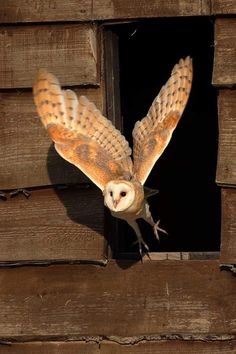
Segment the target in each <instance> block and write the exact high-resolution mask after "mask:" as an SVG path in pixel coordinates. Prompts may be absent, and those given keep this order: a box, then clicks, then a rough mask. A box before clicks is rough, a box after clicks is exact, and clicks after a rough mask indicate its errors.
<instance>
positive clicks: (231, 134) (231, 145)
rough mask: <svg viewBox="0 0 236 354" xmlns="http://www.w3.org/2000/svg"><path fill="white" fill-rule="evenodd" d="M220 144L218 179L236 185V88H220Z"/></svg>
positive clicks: (220, 182) (222, 182) (224, 183)
mask: <svg viewBox="0 0 236 354" xmlns="http://www.w3.org/2000/svg"><path fill="white" fill-rule="evenodd" d="M218 112H219V146H218V161H217V174H216V181H217V183H218V184H223V185H236V159H235V156H236V134H235V132H236V90H227V89H225V90H220V91H219V97H218Z"/></svg>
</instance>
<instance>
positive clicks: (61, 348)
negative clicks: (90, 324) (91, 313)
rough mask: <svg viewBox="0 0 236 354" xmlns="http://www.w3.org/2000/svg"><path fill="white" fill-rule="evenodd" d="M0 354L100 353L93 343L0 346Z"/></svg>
mask: <svg viewBox="0 0 236 354" xmlns="http://www.w3.org/2000/svg"><path fill="white" fill-rule="evenodd" d="M0 354H101V351H100V349H99V345H98V344H95V343H86V342H73V343H63V342H49V343H42V342H36V343H17V344H11V345H0Z"/></svg>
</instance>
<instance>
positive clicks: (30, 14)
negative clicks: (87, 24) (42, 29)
mask: <svg viewBox="0 0 236 354" xmlns="http://www.w3.org/2000/svg"><path fill="white" fill-rule="evenodd" d="M91 9H92V0H79V1H78V0H69V1H65V0H56V1H52V0H43V1H38V0H31V1H30V2H29V0H4V1H2V2H1V11H0V23H14V22H17V23H19V22H46V21H83V20H90V19H91Z"/></svg>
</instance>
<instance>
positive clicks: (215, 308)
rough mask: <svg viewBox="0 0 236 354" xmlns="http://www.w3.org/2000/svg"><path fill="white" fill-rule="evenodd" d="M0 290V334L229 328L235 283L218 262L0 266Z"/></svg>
mask: <svg viewBox="0 0 236 354" xmlns="http://www.w3.org/2000/svg"><path fill="white" fill-rule="evenodd" d="M58 219H59V218H58ZM61 224H62V223H61ZM60 226H62V225H60ZM35 251H36V252H37V250H35ZM0 288H1V292H0V333H1V339H2V340H3V339H4V338H8V337H14V338H16V337H17V338H18V340H19V339H20V337H21V338H22V340H23V339H24V340H25V339H27V338H32V336H33V337H34V338H36V337H37V336H39V337H40V338H41V339H42V336H46V337H47V338H48V336H56V337H57V338H58V337H59V336H66V337H68V338H71V337H73V338H76V337H77V336H78V337H79V338H81V336H91V335H92V336H98V335H100V336H120V337H130V336H140V335H148V334H152V335H154V334H156V335H167V334H173V333H174V334H178V335H181V334H182V335H192V334H193V333H194V335H202V336H205V338H208V336H209V335H213V336H214V335H223V334H227V335H230V334H235V331H236V321H235V318H236V307H235V306H234V305H233V304H234V301H235V296H236V282H235V279H234V277H232V275H231V274H230V272H226V271H220V269H219V262H218V261H197V262H196V261H181V262H180V261H166V262H158V261H157V262H155V261H153V262H150V261H149V262H144V263H141V262H138V263H134V262H131V261H126V262H125V261H119V262H118V263H116V262H115V261H110V262H109V263H108V265H107V266H106V267H101V266H95V265H91V264H90V265H85V264H80V265H58V266H50V267H21V268H2V269H0ZM63 338H64V337H63Z"/></svg>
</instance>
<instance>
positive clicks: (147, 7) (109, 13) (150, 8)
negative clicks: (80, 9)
mask: <svg viewBox="0 0 236 354" xmlns="http://www.w3.org/2000/svg"><path fill="white" fill-rule="evenodd" d="M208 14H210V7H209V2H208V1H207V0H203V1H191V0H181V1H175V0H168V1H165V0H151V1H150V0H149V1H145V0H130V1H123V0H112V1H110V0H94V1H93V17H94V19H104V20H105V19H126V18H142V17H163V16H199V15H208Z"/></svg>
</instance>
